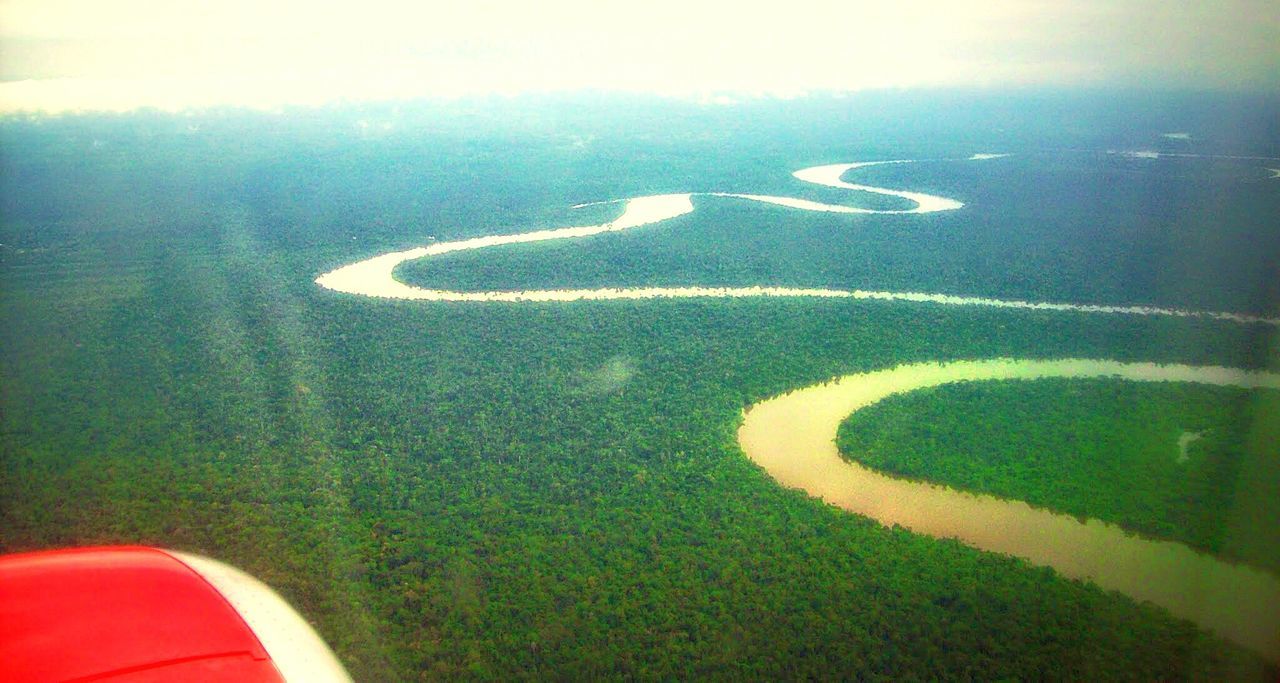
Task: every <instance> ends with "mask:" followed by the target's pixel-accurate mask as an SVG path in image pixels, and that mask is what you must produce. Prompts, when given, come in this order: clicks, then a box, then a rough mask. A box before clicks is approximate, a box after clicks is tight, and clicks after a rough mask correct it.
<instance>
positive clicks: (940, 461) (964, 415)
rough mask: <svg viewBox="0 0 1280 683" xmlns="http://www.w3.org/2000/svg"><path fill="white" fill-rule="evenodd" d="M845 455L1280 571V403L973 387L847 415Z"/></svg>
mask: <svg viewBox="0 0 1280 683" xmlns="http://www.w3.org/2000/svg"><path fill="white" fill-rule="evenodd" d="M837 442H838V445H839V446H840V450H841V453H842V454H844V455H845V457H848V458H852V459H856V460H858V461H859V462H862V463H864V464H867V465H869V466H871V467H875V468H877V469H881V470H883V471H885V472H889V473H893V474H895V475H899V476H903V477H908V478H913V479H928V480H930V481H934V482H938V483H944V484H947V485H949V486H954V487H956V488H959V489H965V490H970V491H980V492H983V493H991V494H994V495H997V496H1001V497H1005V498H1014V499H1017V500H1025V501H1027V502H1029V503H1031V504H1033V505H1037V506H1040V507H1045V508H1049V509H1052V510H1060V511H1062V512H1067V513H1069V514H1073V515H1077V516H1079V517H1082V518H1087V517H1093V518H1097V519H1101V520H1104V521H1108V522H1113V523H1116V524H1119V525H1121V526H1123V527H1125V528H1126V529H1130V530H1133V531H1137V532H1139V533H1141V534H1143V535H1146V536H1150V537H1155V538H1163V539H1169V540H1175V541H1179V542H1182V543H1186V544H1188V545H1190V546H1192V547H1194V548H1197V549H1199V550H1202V551H1205V552H1209V553H1212V554H1214V555H1217V556H1220V557H1227V558H1231V559H1236V560H1241V561H1244V562H1247V563H1249V564H1252V565H1254V566H1257V567H1263V568H1266V569H1268V570H1270V571H1271V572H1272V573H1276V574H1280V555H1278V553H1280V529H1278V528H1277V527H1276V524H1275V520H1276V519H1280V495H1277V494H1280V468H1278V467H1276V463H1277V462H1280V392H1278V391H1276V390H1272V389H1253V390H1247V389H1237V388H1231V387H1217V386H1206V385H1197V384H1188V383H1180V382H1179V383H1156V384H1147V383H1144V382H1125V381H1118V380H1094V379H1088V380H1081V379H1075V380H1068V379H1039V380H1033V381H1001V382H965V383H958V384H951V385H944V386H940V387H933V388H930V389H922V390H920V391H917V392H912V393H909V394H900V395H896V396H891V397H889V398H887V399H885V400H883V401H880V402H879V403H876V404H874V405H872V406H869V407H867V408H864V409H863V410H860V411H858V412H857V413H855V414H853V415H852V416H850V417H849V418H848V419H847V420H845V422H844V423H843V424H842V425H841V426H840V432H839V436H838V437H837Z"/></svg>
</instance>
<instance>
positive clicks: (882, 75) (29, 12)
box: [0, 0, 1280, 110]
mask: <svg viewBox="0 0 1280 683" xmlns="http://www.w3.org/2000/svg"><path fill="white" fill-rule="evenodd" d="M0 41H3V42H2V48H3V56H2V58H0V81H3V82H0V110H12V109H15V108H27V107H44V108H49V109H60V108H116V109H125V108H131V107H135V106H139V105H151V106H161V107H167V108H179V107H183V106H188V105H204V104H218V103H230V104H250V105H258V106H272V105H275V104H280V103H290V102H298V103H307V102H323V101H329V100H334V99H342V98H347V99H368V98H375V99H380V98H399V97H414V96H422V95H457V94H464V93H474V92H495V91H496V92H521V91H545V90H565V89H575V88H584V87H589V88H609V89H618V90H629V91H651V92H660V93H666V94H681V95H684V94H695V95H696V94H700V93H707V92H731V91H732V92H777V93H791V92H796V91H803V90H813V89H839V90H857V89H865V88H882V87H920V86H939V85H941V86H1000V85H1023V84H1044V85H1068V86H1070V85H1119V86H1132V85H1136V86H1155V87H1167V86H1187V87H1195V88H1230V89H1265V90H1270V91H1277V90H1280V0H1206V1H1201V0H1186V1H1183V0H1050V1H1045V2H1040V1H1020V2H1001V1H1000V0H981V1H975V0H956V1H953V2H925V1H921V0H888V1H886V2H882V3H871V2H858V1H856V0H843V1H841V0H822V1H814V0H789V1H787V2H780V3H776V4H773V5H772V6H762V4H761V3H754V2H749V1H748V0H740V1H738V2H699V1H698V0H644V1H636V2H625V3H624V2H611V1H609V0H525V1H523V2H510V1H493V0H473V1H470V2H454V3H442V2H436V1H434V0H419V1H417V2H400V1H392V0H361V1H360V2H324V0H309V1H307V2H303V1H301V0H283V1H278V0H277V1H273V0H214V1H204V0H0Z"/></svg>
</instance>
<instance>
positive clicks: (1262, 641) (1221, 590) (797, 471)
mask: <svg viewBox="0 0 1280 683" xmlns="http://www.w3.org/2000/svg"><path fill="white" fill-rule="evenodd" d="M1001 156H1005V155H1000V154H975V155H973V156H972V157H969V159H967V160H959V161H973V162H985V161H986V160H988V159H996V158H999V157H1001ZM900 163H912V162H910V161H907V160H895V161H879V162H860V163H844V164H830V165H825V166H815V167H812V168H806V169H801V170H799V171H796V172H795V173H793V174H792V175H794V176H795V177H796V178H797V179H799V180H802V181H805V182H809V183H814V184H817V185H823V186H827V187H834V188H840V189H845V190H850V191H856V192H867V193H872V194H880V195H886V196H892V197H897V198H899V199H903V200H908V201H910V202H913V203H914V204H915V206H914V207H913V208H907V209H896V210H876V209H866V208H860V207H856V206H843V205H833V204H824V203H820V202H814V201H810V200H806V199H799V198H793V197H777V196H772V195H755V194H741V193H733V192H710V193H700V194H696V193H684V194H665V195H654V196H646V197H636V198H632V199H628V200H626V204H625V207H624V209H623V212H622V215H621V216H619V217H618V218H617V219H615V220H613V221H611V222H609V223H604V224H601V225H589V226H580V227H565V228H554V229H547V230H535V231H530V232H524V233H514V234H507V235H492V236H486V237H477V238H473V239H466V240H457V241H451V242H439V243H435V244H431V245H429V246H425V247H419V248H416V249H409V250H405V251H397V252H391V253H386V254H381V255H377V256H373V257H371V258H367V259H364V260H362V261H358V262H355V263H352V264H350V265H346V266H343V267H341V268H338V269H336V270H333V271H330V272H328V273H325V274H323V275H321V276H320V277H318V278H317V279H316V283H317V284H319V285H320V286H322V287H324V288H326V289H330V290H334V291H337V292H345V293H348V294H356V295H362V296H368V297H374V298H383V299H411V300H421V301H473V302H496V301H507V302H539V301H546V302H550V301H579V300H601V299H656V298H670V297H745V296H802V297H827V298H855V299H875V300H882V301H911V302H918V303H925V304H934V305H945V306H989V307H999V308H1019V309H1039V310H1052V311H1076V312H1085V313H1098V314H1112V315H1157V316H1178V317H1201V318H1212V319H1217V320H1222V321H1226V322H1230V323H1242V324H1266V325H1280V319H1276V318H1264V317H1259V316H1253V315H1246V314H1240V313H1231V312H1219V311H1191V310H1181V309H1171V308H1160V307H1152V306H1132V305H1105V304H1085V303H1065V302H1035V301H1023V300H1015V299H998V298H990V297H968V296H956V295H951V294H941V293H928V292H886V291H874V290H861V289H856V290H837V289H821V288H795V287H785V286H768V285H761V286H755V287H678V286H677V287H644V288H602V289H572V290H571V289H560V290H537V291H488V292H459V291H449V290H434V289H425V288H421V287H415V286H412V285H408V284H405V283H403V282H401V281H399V280H397V279H396V278H395V272H394V271H395V268H396V266H398V265H399V264H401V263H404V262H405V261H409V260H413V259H419V258H426V257H431V256H437V255H441V254H446V253H451V252H457V251H466V250H474V249H484V248H490V247H500V246H503V245H509V244H518V243H527V242H538V241H546V240H558V239H574V238H583V237H590V236H592V235H599V234H603V233H607V232H617V231H621V230H631V229H634V228H639V227H642V226H645V225H651V224H654V223H658V222H660V221H666V220H671V219H674V218H676V217H679V216H683V215H685V214H687V213H690V212H692V211H693V210H694V204H693V201H692V200H693V197H695V196H701V197H713V198H719V199H727V200H737V201H752V202H758V203H764V204H770V205H774V206H781V207H785V208H790V209H797V210H802V211H819V212H826V213H842V214H851V213H861V214H868V213H869V214H917V213H931V212H938V211H954V210H957V209H960V208H962V207H963V206H964V204H963V203H962V202H960V201H957V200H955V199H950V198H947V197H939V196H934V195H928V194H924V193H919V192H909V191H905V190H893V189H887V188H881V187H873V186H869V185H857V184H853V183H849V182H846V181H844V180H843V179H842V178H843V176H844V174H845V173H847V172H849V171H851V170H854V169H857V168H861V167H866V166H871V165H875V164H900ZM1098 376H1116V377H1118V378H1123V379H1125V380H1135V381H1188V382H1203V383H1209V384H1222V385H1231V386H1241V387H1272V388H1280V375H1275V374H1265V373H1258V372H1248V371H1244V370H1236V369H1231V368H1222V367H1192V366H1185V365H1154V364H1144V363H1120V362H1116V361H1109V360H1079V359H1075V360H1018V359H998V360H986V361H966V362H954V363H946V364H939V363H924V364H917V365H906V366H900V367H897V368H893V369H890V370H882V371H878V372H871V373H865V374H860V375H850V376H847V377H844V378H841V379H840V380H838V381H836V382H833V383H827V384H822V385H818V386H813V387H807V388H804V389H800V390H797V391H793V392H790V393H787V394H784V395H782V396H778V397H775V398H772V399H769V400H766V401H762V402H760V403H758V404H756V405H754V406H752V407H751V408H749V409H748V410H747V411H746V413H745V416H744V420H743V424H742V426H741V428H740V430H739V432H738V437H739V441H740V442H741V445H742V448H743V450H744V451H745V452H746V454H747V455H748V457H750V458H751V459H752V460H753V461H755V462H756V463H757V464H759V465H760V466H761V467H763V468H764V470H765V471H766V472H768V473H769V474H770V475H771V476H772V477H774V478H775V479H776V480H777V481H778V482H779V483H781V484H782V485H784V486H789V487H794V488H799V489H802V490H804V491H806V492H808V493H809V494H810V495H813V496H816V497H819V498H822V499H823V500H825V501H827V502H829V503H831V504H833V505H837V506H839V507H842V508H844V509H846V510H849V511H850V512H854V513H856V514H860V515H866V516H868V517H871V518H873V519H876V520H878V521H880V522H881V523H883V524H886V525H893V524H896V525H900V526H903V527H905V528H908V529H911V530H913V531H915V532H918V533H922V534H927V535H930V536H935V537H939V538H955V539H959V540H960V541H962V542H964V543H967V544H969V545H972V546H974V547H977V548H981V549H984V550H989V551H993V552H999V553H1008V554H1010V555H1015V556H1018V557H1022V558H1026V559H1028V560H1030V561H1031V562H1033V563H1036V564H1040V565H1046V566H1050V567H1053V568H1054V569H1056V570H1057V571H1058V572H1060V573H1062V574H1063V575H1065V576H1069V577H1072V578H1078V579H1086V580H1089V581H1093V582H1095V583H1097V584H1098V585H1100V586H1102V587H1104V588H1108V589H1112V590H1117V591H1120V592H1122V593H1125V594H1126V595H1129V596H1131V597H1133V598H1136V599H1138V600H1149V601H1151V602H1153V603H1155V604H1157V605H1160V606H1162V607H1164V608H1165V609H1167V610H1169V611H1170V612H1171V613H1173V614H1175V615H1177V616H1180V617H1184V618H1187V619H1190V620H1192V621H1194V622H1196V623H1198V624H1200V625H1202V626H1205V627H1208V628H1211V629H1213V630H1215V631H1217V632H1218V633H1219V634H1220V635H1222V636H1224V637H1226V638H1229V639H1231V640H1233V641H1235V642H1237V643H1239V644H1241V645H1244V646H1246V647H1249V648H1251V649H1253V650H1255V651H1257V652H1259V653H1260V654H1262V655H1263V656H1265V657H1266V658H1268V659H1269V660H1271V661H1273V662H1277V663H1280V579H1277V578H1276V577H1275V576H1272V575H1270V574H1267V573H1265V572H1262V571H1260V570H1257V569H1253V568H1250V567H1246V566H1243V565H1235V564H1231V563H1227V562H1223V561H1220V560H1217V559H1214V558H1212V557H1210V556H1207V555H1203V554H1200V553H1197V552H1195V551H1192V550H1191V549H1190V548H1188V547H1186V546H1184V545H1181V544H1178V543H1173V542H1167V541H1154V540H1149V539H1144V538H1139V537H1136V536H1133V535H1130V534H1128V533H1126V532H1124V531H1123V530H1121V529H1119V528H1118V527H1115V526H1112V525H1108V524H1104V523H1102V522H1099V521H1096V520H1089V521H1087V522H1083V523H1082V522H1080V521H1078V520H1076V519H1075V518H1073V517H1069V516H1066V515H1061V514H1057V513H1053V512H1050V511H1047V510H1042V509H1036V508H1032V507H1030V506H1029V505H1027V504H1026V503H1022V502H1019V501H1009V500H1001V499H998V498H994V497H992V496H986V495H974V494H969V493H963V492H960V491H955V490H953V489H949V488H945V487H940V486H936V485H931V484H927V483H918V482H909V481H904V480H899V479H893V478H890V477H887V476H884V475H881V474H877V473H875V472H873V471H871V470H868V469H867V468H864V467H861V466H859V465H857V464H852V463H848V462H845V461H844V460H843V459H841V458H840V455H839V453H838V452H837V451H836V446H835V436H836V430H837V428H838V427H839V424H840V422H841V421H842V420H843V419H844V418H845V417H847V416H848V415H849V414H851V413H853V412H854V411H856V410H859V409H861V408H863V407H866V406H868V405H871V404H872V403H875V402H876V401H879V400H880V399H882V398H884V397H886V396H889V395H891V394H895V393H900V392H904V391H912V390H914V389H920V388H923V387H929V386H935V385H938V384H945V383H948V382H957V381H974V380H991V379H1013V378H1020V379H1030V378H1037V377H1098Z"/></svg>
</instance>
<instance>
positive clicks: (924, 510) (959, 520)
mask: <svg viewBox="0 0 1280 683" xmlns="http://www.w3.org/2000/svg"><path fill="white" fill-rule="evenodd" d="M1041 377H1077V378H1080V377H1117V378H1123V379H1126V380H1136V381H1144V382H1174V381H1177V382H1199V383H1204V384H1218V385H1226V386H1238V387H1247V388H1253V387H1265V388H1272V389H1280V375H1277V374H1273V373H1260V372H1247V371H1244V370H1237V369H1232V368H1223V367H1213V366H1189V365H1155V364H1152V363H1120V362H1117V361H1108V360H1087V359H1071V360H1018V359H997V360H986V361H959V362H953V363H945V364H942V363H920V364H914V365H903V366H899V367H896V368H893V369H890V370H881V371H878V372H869V373H863V374H857V375H848V376H846V377H842V378H840V379H838V380H836V381H834V382H829V383H825V384H819V385H816V386H811V387H806V388H803V389H799V390H797V391H792V392H790V393H787V394H783V395H782V396H777V397H775V398H771V399H768V400H765V401H761V402H760V403H757V404H755V405H753V406H751V407H750V408H748V409H747V411H746V413H745V417H744V419H743V422H742V426H741V427H740V428H739V430H738V441H739V443H741V444H742V449H743V450H744V451H745V452H746V454H747V456H748V457H749V458H751V459H752V460H753V461H754V462H755V463H756V464H758V465H760V466H761V467H763V468H764V470H765V471H766V472H768V473H769V475H770V476H772V477H773V478H774V479H776V480H777V481H778V482H779V483H780V484H782V485H783V486H789V487H793V488H799V489H803V490H804V491H806V492H807V493H809V495H812V496H815V497H818V498H821V499H823V500H824V501H826V502H828V503H830V504H832V505H836V506H838V507H841V508H844V509H845V510H848V511H850V512H854V513H857V514H860V515H865V516H867V517H871V518H872V519H875V520H877V521H879V522H880V523H882V524H884V525H886V526H891V525H898V526H901V527H904V528H907V529H910V530H912V531H915V532H917V533H922V534H926V535H929V536H934V537H936V538H954V539H957V540H959V541H961V542H963V543H965V544H967V545H971V546H973V547H975V548H981V549H983V550H990V551H993V552H999V553H1008V554H1010V555H1015V556H1018V557H1022V558H1025V559H1028V560H1030V561H1031V562H1033V563H1035V564H1039V565H1046V566H1050V567H1053V568H1054V569H1056V570H1057V571H1058V572H1059V573H1061V574H1063V575H1065V576H1069V577H1071V578H1076V579H1087V580H1089V581H1092V582H1094V583H1096V584H1098V585H1099V586H1101V587H1103V588H1107V589H1110V590H1117V591H1120V592H1121V593H1124V594H1126V595H1128V596H1130V597H1133V598H1136V599H1138V600H1149V601H1151V602H1153V603H1155V604H1157V605H1160V606H1161V607H1164V608H1165V609H1167V610H1169V611H1170V612H1171V613H1173V614H1175V615H1177V616H1180V617H1183V618H1186V619H1190V620H1192V621H1194V622H1196V623H1198V624H1200V625H1202V626H1206V627H1208V628H1211V629H1213V630H1214V631H1217V632H1218V633H1219V634H1220V635H1222V636H1224V637H1226V638H1229V639H1231V640H1232V641H1235V642H1236V643H1239V644H1241V645H1244V646H1246V647H1249V648H1250V649H1253V650H1255V651H1257V652H1259V653H1260V654H1263V655H1264V656H1266V657H1267V658H1268V659H1270V660H1271V661H1280V579H1278V578H1277V577H1275V576H1273V575H1271V574H1268V573H1266V572H1263V571H1260V570H1257V569H1254V568H1252V567H1248V566H1245V565H1239V564H1232V563H1229V562H1224V561H1222V560H1218V559H1215V558H1213V557H1211V556H1209V555H1205V554H1201V553H1198V552H1195V551H1193V550H1191V549H1190V548H1188V547H1187V546H1185V545H1182V544H1180V543H1173V542H1170V541H1154V540H1150V539H1146V538H1140V537H1138V536H1135V535H1132V534H1130V533H1128V532H1126V531H1124V530H1122V529H1120V528H1119V527H1117V526H1114V525H1111V524H1105V523H1103V522H1099V521H1097V520H1092V519H1091V520H1089V521H1087V522H1084V523H1081V522H1080V521H1078V520H1077V519H1076V518H1074V517H1071V516H1069V515H1063V514H1059V513H1055V512H1050V511H1048V510H1044V509H1040V508H1033V507H1031V506H1030V505H1027V504H1026V503H1023V502H1021V501H1010V500H1004V499H1000V498H996V497H994V496H989V495H978V494H972V493H965V492H962V491H957V490H955V489H951V488H947V487H943V486H937V485H934V484H928V483H922V482H912V481H906V480H903V479H895V478H892V477H888V476H885V475H883V474H879V473H877V472H874V471H872V470H870V469H868V468H866V467H863V466H861V465H859V464H857V463H852V462H848V461H846V460H844V459H843V458H841V457H840V453H839V452H838V450H837V448H836V443H835V439H836V431H837V430H838V429H839V427H840V423H841V422H842V421H843V420H844V419H845V418H846V417H847V416H849V415H850V414H852V413H854V412H856V411H858V410H861V409H862V408H865V407H867V406H869V405H872V404H874V403H876V402H877V401H880V400H881V399H883V398H885V397H888V396H891V395H893V394H899V393H904V392H908V391H914V390H916V389H923V388H926V387H933V386H938V385H940V384H948V383H951V382H960V381H976V380H994V379H1035V378H1041Z"/></svg>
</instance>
